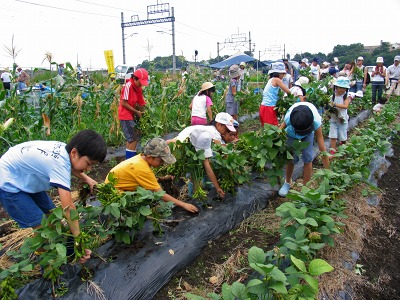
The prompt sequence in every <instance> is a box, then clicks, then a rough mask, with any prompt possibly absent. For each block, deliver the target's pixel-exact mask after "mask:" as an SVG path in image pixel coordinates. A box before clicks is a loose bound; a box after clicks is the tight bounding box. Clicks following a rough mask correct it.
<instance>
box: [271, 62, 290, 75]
mask: <svg viewBox="0 0 400 300" xmlns="http://www.w3.org/2000/svg"><path fill="white" fill-rule="evenodd" d="M272 73H283V74H286V69H285V64H284V63H281V62H276V63H273V64H272V65H271V70H269V71H268V74H272Z"/></svg>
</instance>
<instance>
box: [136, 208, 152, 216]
mask: <svg viewBox="0 0 400 300" xmlns="http://www.w3.org/2000/svg"><path fill="white" fill-rule="evenodd" d="M139 212H140V214H141V215H142V216H146V217H147V216H150V215H151V209H150V207H149V206H141V207H140V208H139Z"/></svg>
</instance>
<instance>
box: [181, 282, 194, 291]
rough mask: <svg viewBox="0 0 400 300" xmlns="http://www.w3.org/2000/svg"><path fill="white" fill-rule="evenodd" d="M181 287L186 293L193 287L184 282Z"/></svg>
mask: <svg viewBox="0 0 400 300" xmlns="http://www.w3.org/2000/svg"><path fill="white" fill-rule="evenodd" d="M183 287H184V288H185V290H187V291H191V290H193V287H192V286H191V285H190V284H189V283H187V282H186V281H183Z"/></svg>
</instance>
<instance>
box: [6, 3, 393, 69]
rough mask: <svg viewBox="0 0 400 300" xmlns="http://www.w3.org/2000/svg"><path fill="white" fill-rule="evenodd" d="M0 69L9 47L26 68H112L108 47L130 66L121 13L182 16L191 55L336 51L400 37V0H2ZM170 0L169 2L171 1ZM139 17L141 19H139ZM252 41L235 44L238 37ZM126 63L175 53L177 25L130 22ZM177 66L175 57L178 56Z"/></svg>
mask: <svg viewBox="0 0 400 300" xmlns="http://www.w3.org/2000/svg"><path fill="white" fill-rule="evenodd" d="M0 4H1V6H0V7H1V9H0V20H1V24H2V30H1V34H0V44H1V45H0V46H1V48H0V69H2V68H4V67H11V66H12V63H13V60H12V58H11V57H10V56H9V54H8V53H7V51H6V48H5V47H9V48H10V47H11V42H12V37H13V36H14V46H15V48H16V49H17V50H20V52H19V53H18V55H17V57H16V63H17V64H18V65H20V66H22V67H23V68H33V67H48V62H47V61H46V60H44V59H45V53H47V52H50V53H51V54H52V55H53V61H55V62H57V63H62V62H63V63H65V62H70V63H71V64H72V65H73V66H76V64H77V63H80V64H81V66H82V67H83V68H84V69H100V68H104V69H105V68H106V61H105V58H104V50H112V51H113V55H114V64H115V65H118V64H122V62H123V55H122V30H121V13H123V14H124V23H125V22H129V21H131V16H134V17H133V18H134V20H147V19H148V18H149V19H156V18H163V17H164V18H165V17H168V16H171V15H172V8H173V11H174V16H175V22H174V27H175V54H176V55H177V56H178V55H183V56H185V57H186V59H187V60H189V61H194V60H195V50H197V51H198V56H197V57H196V60H197V61H201V60H207V59H209V58H214V57H216V56H217V54H218V44H219V54H220V55H221V56H223V55H233V54H235V53H237V52H239V51H241V52H243V51H248V50H249V48H250V47H249V42H250V44H251V48H252V50H254V57H255V58H257V59H260V60H267V59H279V58H282V57H283V55H284V53H286V54H287V53H289V54H291V55H292V56H293V55H294V54H296V53H303V52H311V53H318V52H322V53H325V54H328V53H329V52H332V50H333V47H334V46H336V45H350V44H352V43H362V44H364V45H365V46H371V45H379V44H380V42H381V40H382V41H384V42H390V43H396V42H400V35H399V34H398V30H395V27H396V26H394V25H395V22H394V20H395V21H396V22H397V21H398V18H399V17H398V15H399V12H400V1H399V0H380V1H374V0H369V1H365V0H336V1H326V0H302V1H298V0H296V1H293V0H286V1H271V0H252V1H236V0H202V1H193V0H170V1H161V0H152V1H147V0H143V1H132V0H131V1H128V0H119V1H110V0H108V1H107V0H87V1H83V0H26V1H25V0H0ZM162 4H163V7H167V8H168V7H169V9H170V14H168V13H163V14H161V13H160V14H150V15H149V17H148V14H147V8H148V6H153V5H160V6H159V7H161V5H162ZM167 4H169V6H168V5H167ZM135 16H136V17H135ZM238 40H245V41H246V42H244V43H242V44H241V45H240V44H239V45H237V44H236V47H233V46H234V45H235V44H234V43H232V41H238ZM125 52H126V55H125V57H126V63H127V64H132V65H137V64H140V63H141V62H142V61H143V60H148V59H150V60H152V59H154V58H155V57H157V56H169V55H172V23H171V22H165V23H159V24H152V25H142V26H134V27H126V28H125ZM171 67H172V62H171Z"/></svg>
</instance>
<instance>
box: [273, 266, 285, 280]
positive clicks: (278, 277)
mask: <svg viewBox="0 0 400 300" xmlns="http://www.w3.org/2000/svg"><path fill="white" fill-rule="evenodd" d="M269 275H270V276H271V277H272V278H273V279H274V280H276V281H282V282H286V279H287V278H286V275H285V274H284V273H283V272H282V271H281V270H279V269H278V268H277V267H274V269H273V270H272V271H271V272H270V273H269Z"/></svg>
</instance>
